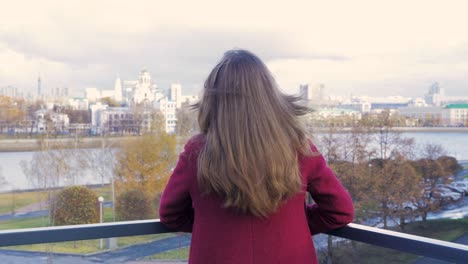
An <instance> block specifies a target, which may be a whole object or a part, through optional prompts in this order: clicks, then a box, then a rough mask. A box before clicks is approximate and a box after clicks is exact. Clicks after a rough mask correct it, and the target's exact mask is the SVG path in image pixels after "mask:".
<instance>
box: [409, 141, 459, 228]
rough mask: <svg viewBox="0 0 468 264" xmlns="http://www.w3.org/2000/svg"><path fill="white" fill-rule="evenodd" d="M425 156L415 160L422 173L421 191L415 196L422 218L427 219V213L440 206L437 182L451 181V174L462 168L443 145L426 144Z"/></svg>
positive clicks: (414, 202) (415, 203)
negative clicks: (448, 155) (448, 154)
mask: <svg viewBox="0 0 468 264" xmlns="http://www.w3.org/2000/svg"><path fill="white" fill-rule="evenodd" d="M422 152H423V158H422V159H419V160H417V161H416V162H413V163H412V164H413V167H414V168H415V170H416V171H417V172H418V173H419V175H420V184H419V185H420V186H421V191H420V193H419V194H418V195H416V196H415V197H414V201H413V204H414V205H415V206H416V207H417V209H418V211H419V213H420V214H421V218H422V220H423V221H426V219H427V214H428V213H429V212H432V211H435V210H437V209H439V208H440V205H441V204H440V199H439V198H440V197H437V194H438V191H437V184H439V183H449V182H450V181H451V179H450V176H451V175H453V174H454V173H456V172H457V171H458V170H459V169H460V167H459V166H460V165H459V164H458V162H456V160H454V158H451V157H447V156H445V153H446V151H445V149H444V148H443V147H442V146H441V145H436V144H426V145H424V147H423V151H422Z"/></svg>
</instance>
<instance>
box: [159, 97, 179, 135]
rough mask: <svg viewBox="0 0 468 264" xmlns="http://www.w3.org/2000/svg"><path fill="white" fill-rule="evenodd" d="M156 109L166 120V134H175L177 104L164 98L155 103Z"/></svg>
mask: <svg viewBox="0 0 468 264" xmlns="http://www.w3.org/2000/svg"><path fill="white" fill-rule="evenodd" d="M154 108H155V109H156V110H159V111H160V112H161V113H162V114H163V116H164V119H165V120H166V124H165V125H166V127H165V129H166V133H175V131H176V125H177V115H176V114H177V102H176V101H172V100H169V98H168V97H163V98H161V99H159V100H158V101H156V102H155V103H154Z"/></svg>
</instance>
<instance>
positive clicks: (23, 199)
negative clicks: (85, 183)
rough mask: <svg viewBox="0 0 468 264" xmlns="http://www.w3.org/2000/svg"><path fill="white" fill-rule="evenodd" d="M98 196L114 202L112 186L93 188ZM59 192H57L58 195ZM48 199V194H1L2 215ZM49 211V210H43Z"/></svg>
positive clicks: (0, 210) (0, 212)
mask: <svg viewBox="0 0 468 264" xmlns="http://www.w3.org/2000/svg"><path fill="white" fill-rule="evenodd" d="M92 190H93V191H94V192H96V194H97V195H98V196H102V197H104V200H105V201H111V200H112V192H111V187H110V185H108V184H107V185H104V186H103V187H98V188H92ZM58 192H59V191H58V190H57V191H56V193H58ZM46 199H47V192H44V191H41V192H16V193H0V214H7V213H11V212H12V211H13V208H14V210H15V211H16V210H18V209H19V208H22V207H25V206H28V205H31V204H35V203H38V202H39V201H45V200H46ZM42 209H43V210H44V209H47V208H42Z"/></svg>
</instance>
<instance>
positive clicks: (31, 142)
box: [0, 127, 468, 152]
mask: <svg viewBox="0 0 468 264" xmlns="http://www.w3.org/2000/svg"><path fill="white" fill-rule="evenodd" d="M393 130H394V131H397V132H403V133H421V134H423V133H466V134H467V136H468V127H395V128H393ZM349 131H351V128H341V129H339V130H338V131H337V132H342V133H347V132H349ZM326 132H328V128H326V127H315V128H314V129H313V133H326ZM135 138H136V137H135V136H124V137H118V136H117V137H104V138H103V137H82V138H78V139H76V138H74V137H60V138H49V139H48V140H49V142H50V144H51V145H61V146H65V147H69V148H75V147H76V148H100V147H101V144H102V142H103V141H105V142H106V145H107V146H109V145H111V146H112V147H119V146H121V144H122V142H124V141H125V140H129V139H135ZM38 142H39V139H37V138H34V139H25V138H0V152H22V151H36V150H39V144H38Z"/></svg>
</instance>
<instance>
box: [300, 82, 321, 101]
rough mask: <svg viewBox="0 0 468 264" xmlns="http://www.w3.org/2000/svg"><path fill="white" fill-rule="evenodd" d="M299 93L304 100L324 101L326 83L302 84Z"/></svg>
mask: <svg viewBox="0 0 468 264" xmlns="http://www.w3.org/2000/svg"><path fill="white" fill-rule="evenodd" d="M299 95H300V96H301V97H302V99H304V100H309V101H317V102H320V101H323V100H324V98H325V85H324V84H322V83H319V84H316V85H310V84H308V83H307V84H301V85H299Z"/></svg>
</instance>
